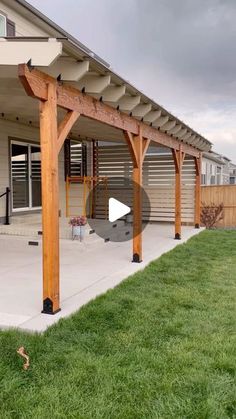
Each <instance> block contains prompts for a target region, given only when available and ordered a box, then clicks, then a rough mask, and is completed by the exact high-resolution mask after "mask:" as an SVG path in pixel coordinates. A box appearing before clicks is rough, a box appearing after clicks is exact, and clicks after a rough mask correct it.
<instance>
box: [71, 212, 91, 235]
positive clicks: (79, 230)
mask: <svg viewBox="0 0 236 419" xmlns="http://www.w3.org/2000/svg"><path fill="white" fill-rule="evenodd" d="M69 224H70V225H71V226H72V240H74V239H75V238H76V237H79V239H80V241H83V239H84V235H85V225H86V224H87V218H86V217H85V216H84V215H79V216H78V217H73V218H71V219H70V221H69Z"/></svg>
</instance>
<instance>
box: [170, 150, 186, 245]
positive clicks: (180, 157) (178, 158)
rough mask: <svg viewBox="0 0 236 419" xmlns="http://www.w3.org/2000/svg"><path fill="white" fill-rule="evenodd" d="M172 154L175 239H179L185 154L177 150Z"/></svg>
mask: <svg viewBox="0 0 236 419" xmlns="http://www.w3.org/2000/svg"><path fill="white" fill-rule="evenodd" d="M172 154H173V158H174V163H175V239H176V240H180V239H181V209H182V202H181V189H182V166H183V162H184V157H185V153H183V152H182V150H181V147H180V149H179V150H175V149H172Z"/></svg>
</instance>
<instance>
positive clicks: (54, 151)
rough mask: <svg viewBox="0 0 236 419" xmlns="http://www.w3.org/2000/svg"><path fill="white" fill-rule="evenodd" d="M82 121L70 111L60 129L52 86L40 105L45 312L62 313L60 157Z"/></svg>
mask: <svg viewBox="0 0 236 419" xmlns="http://www.w3.org/2000/svg"><path fill="white" fill-rule="evenodd" d="M78 117H79V113H78V112H72V111H69V112H67V114H66V115H65V117H64V119H63V121H62V122H61V124H60V126H59V127H58V126H57V87H56V84H53V83H49V84H48V98H47V100H46V101H40V145H41V179H42V182H41V183H42V227H43V310H42V313H45V314H55V313H57V312H58V311H60V291H59V289H60V279H59V272H60V258H59V176H58V154H59V152H60V149H61V147H62V145H63V143H64V140H65V138H66V136H67V135H68V133H69V131H70V129H71V127H72V126H73V124H74V123H75V121H76V120H77V118H78Z"/></svg>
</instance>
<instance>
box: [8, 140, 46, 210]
mask: <svg viewBox="0 0 236 419" xmlns="http://www.w3.org/2000/svg"><path fill="white" fill-rule="evenodd" d="M10 144H11V145H12V144H18V145H24V146H26V147H27V149H28V186H29V206H28V207H22V208H13V196H12V197H11V203H12V208H11V209H12V213H15V212H22V211H35V210H41V209H42V206H40V207H36V206H35V207H33V206H32V178H31V174H32V173H31V161H32V160H31V147H38V148H39V150H41V148H40V144H35V143H28V142H25V141H15V140H11V142H10ZM11 150H12V147H10V161H11V158H12V153H11ZM10 170H12V169H11V167H10ZM11 191H12V193H13V179H12V173H11Z"/></svg>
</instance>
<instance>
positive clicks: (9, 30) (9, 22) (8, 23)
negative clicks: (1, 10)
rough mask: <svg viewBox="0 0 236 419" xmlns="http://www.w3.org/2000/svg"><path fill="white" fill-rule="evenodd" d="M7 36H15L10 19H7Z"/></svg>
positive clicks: (13, 24)
mask: <svg viewBox="0 0 236 419" xmlns="http://www.w3.org/2000/svg"><path fill="white" fill-rule="evenodd" d="M7 36H16V26H15V23H14V22H12V21H11V20H10V19H7Z"/></svg>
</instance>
